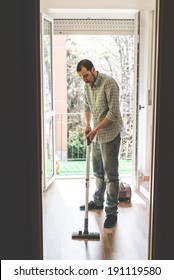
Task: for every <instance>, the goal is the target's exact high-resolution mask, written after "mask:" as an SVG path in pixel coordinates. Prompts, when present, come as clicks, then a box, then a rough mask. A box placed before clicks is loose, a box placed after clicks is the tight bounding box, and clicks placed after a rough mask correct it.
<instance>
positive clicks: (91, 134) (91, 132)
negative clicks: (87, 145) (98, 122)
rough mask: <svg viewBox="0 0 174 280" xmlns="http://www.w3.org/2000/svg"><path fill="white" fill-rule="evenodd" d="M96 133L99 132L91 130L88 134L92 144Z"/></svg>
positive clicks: (87, 136)
mask: <svg viewBox="0 0 174 280" xmlns="http://www.w3.org/2000/svg"><path fill="white" fill-rule="evenodd" d="M96 133H97V131H96V130H95V129H94V130H91V131H90V132H88V134H86V138H89V140H90V142H92V140H93V139H94V137H95V135H96Z"/></svg>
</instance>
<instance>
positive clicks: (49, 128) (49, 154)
mask: <svg viewBox="0 0 174 280" xmlns="http://www.w3.org/2000/svg"><path fill="white" fill-rule="evenodd" d="M45 138H46V143H45V144H46V155H45V156H46V178H47V181H48V180H49V179H50V178H51V177H52V176H53V175H54V157H53V140H54V139H53V117H50V118H49V119H47V120H46V123H45Z"/></svg>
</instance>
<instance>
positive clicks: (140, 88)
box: [133, 10, 154, 198]
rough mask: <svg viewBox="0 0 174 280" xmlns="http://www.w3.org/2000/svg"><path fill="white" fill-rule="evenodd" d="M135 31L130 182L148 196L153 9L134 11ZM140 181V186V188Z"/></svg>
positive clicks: (151, 107) (151, 106)
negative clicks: (132, 152) (132, 158)
mask: <svg viewBox="0 0 174 280" xmlns="http://www.w3.org/2000/svg"><path fill="white" fill-rule="evenodd" d="M141 22H142V23H143V24H142V25H141ZM135 32H136V34H135V38H137V42H136V43H135V46H137V50H136V52H135V53H137V56H136V61H135V65H136V70H135V85H136V86H135V92H136V94H135V100H134V122H135V123H134V141H133V143H134V161H133V162H134V166H133V186H134V188H135V189H138V190H140V192H142V193H143V194H144V195H145V196H146V197H147V198H149V193H150V192H149V181H150V174H151V147H152V115H153V102H152V101H153V100H152V96H153V94H152V89H153V80H154V78H153V77H154V76H153V72H154V69H153V67H154V11H153V10H152V11H141V12H140V13H137V19H136V29H135ZM145 181H146V182H145ZM142 182H143V187H142V188H141V184H142ZM144 183H146V184H144Z"/></svg>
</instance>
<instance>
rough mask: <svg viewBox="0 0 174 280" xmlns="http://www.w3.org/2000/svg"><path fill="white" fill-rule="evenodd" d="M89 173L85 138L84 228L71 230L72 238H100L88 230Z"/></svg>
mask: <svg viewBox="0 0 174 280" xmlns="http://www.w3.org/2000/svg"><path fill="white" fill-rule="evenodd" d="M89 173H90V139H89V138H87V146H86V179H85V190H86V191H85V218H84V230H83V231H82V230H79V231H78V232H73V234H72V239H91V240H100V234H99V233H98V232H89V231H88V202H89V176H90V175H89Z"/></svg>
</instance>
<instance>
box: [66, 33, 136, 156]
mask: <svg viewBox="0 0 174 280" xmlns="http://www.w3.org/2000/svg"><path fill="white" fill-rule="evenodd" d="M96 50H97V51H96ZM83 58H88V59H90V60H91V61H92V62H93V63H94V65H95V68H96V69H97V70H98V71H99V72H103V73H106V74H109V75H111V76H112V77H113V78H115V79H116V81H117V82H118V85H119V88H120V109H121V113H122V116H123V121H124V133H123V135H122V137H123V140H122V145H121V149H120V150H121V151H120V157H121V158H131V157H132V147H133V146H132V143H133V141H132V138H133V96H134V37H133V36H131V35H112V36H110V35H105V36H103V35H97V36H96V35H69V36H67V92H68V93H67V94H68V113H82V112H83V98H84V96H83V94H84V93H83V92H84V90H83V87H84V84H83V82H82V81H81V80H80V79H79V77H78V76H77V75H76V65H77V63H78V62H79V61H80V60H81V59H83ZM82 125H84V123H83V122H82V120H78V123H77V125H76V128H75V130H76V129H77V130H78V126H80V127H81V126H82ZM75 130H74V128H73V127H72V123H70V124H69V127H68V133H69V142H68V157H69V156H72V153H73V156H74V155H75V156H77V157H78V156H79V155H82V154H83V150H84V143H82V141H81V140H80V138H79V136H78V133H76V136H75V134H74V133H75ZM72 135H74V136H73V137H72ZM71 149H72V150H73V152H70V150H71Z"/></svg>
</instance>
